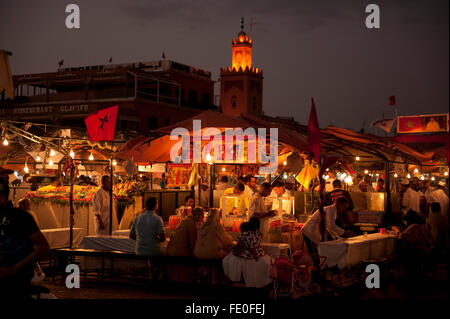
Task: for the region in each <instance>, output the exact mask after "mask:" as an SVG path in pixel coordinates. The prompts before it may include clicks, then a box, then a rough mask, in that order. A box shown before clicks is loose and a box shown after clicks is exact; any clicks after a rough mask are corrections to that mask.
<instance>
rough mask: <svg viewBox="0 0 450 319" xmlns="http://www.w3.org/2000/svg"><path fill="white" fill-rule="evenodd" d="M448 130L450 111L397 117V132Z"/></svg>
mask: <svg viewBox="0 0 450 319" xmlns="http://www.w3.org/2000/svg"><path fill="white" fill-rule="evenodd" d="M437 132H448V113H443V114H427V115H413V116H399V117H397V133H437Z"/></svg>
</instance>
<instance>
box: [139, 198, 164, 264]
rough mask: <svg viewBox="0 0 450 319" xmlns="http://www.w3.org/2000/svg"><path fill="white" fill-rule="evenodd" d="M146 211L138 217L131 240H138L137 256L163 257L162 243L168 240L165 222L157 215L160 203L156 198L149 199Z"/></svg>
mask: <svg viewBox="0 0 450 319" xmlns="http://www.w3.org/2000/svg"><path fill="white" fill-rule="evenodd" d="M145 207H146V210H145V211H144V212H143V213H142V214H140V215H138V216H136V218H135V220H134V221H133V224H132V226H131V230H130V238H131V239H136V255H140V256H157V255H161V243H162V242H164V241H165V240H166V236H165V234H164V225H163V220H162V218H161V217H160V216H158V215H157V214H156V210H157V209H158V201H157V200H156V198H154V197H149V198H147V201H146V202H145Z"/></svg>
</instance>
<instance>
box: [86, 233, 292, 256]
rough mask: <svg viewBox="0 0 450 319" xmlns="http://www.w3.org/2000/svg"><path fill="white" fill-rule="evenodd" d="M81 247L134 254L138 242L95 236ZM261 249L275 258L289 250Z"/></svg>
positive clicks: (269, 246)
mask: <svg viewBox="0 0 450 319" xmlns="http://www.w3.org/2000/svg"><path fill="white" fill-rule="evenodd" d="M115 233H120V234H124V233H126V231H116V232H115ZM167 242H168V241H166V243H167ZM80 247H82V248H86V249H97V250H119V251H124V252H134V251H135V247H136V241H135V240H134V239H131V238H129V237H128V234H126V235H124V236H115V235H112V236H109V235H93V236H86V237H84V238H83V240H82V241H81V244H80ZM261 247H262V249H264V251H265V252H266V253H267V254H268V255H270V256H272V257H273V258H278V257H280V256H282V255H287V254H288V250H289V245H288V244H279V243H261ZM163 250H164V249H163Z"/></svg>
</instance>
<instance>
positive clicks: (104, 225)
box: [92, 175, 111, 235]
mask: <svg viewBox="0 0 450 319" xmlns="http://www.w3.org/2000/svg"><path fill="white" fill-rule="evenodd" d="M110 189H111V178H110V177H109V176H108V175H104V176H103V177H102V186H101V187H100V188H99V189H98V190H97V191H96V192H95V194H94V197H93V199H92V202H93V209H94V215H95V233H96V234H97V235H108V234H109V224H110V222H111V221H110Z"/></svg>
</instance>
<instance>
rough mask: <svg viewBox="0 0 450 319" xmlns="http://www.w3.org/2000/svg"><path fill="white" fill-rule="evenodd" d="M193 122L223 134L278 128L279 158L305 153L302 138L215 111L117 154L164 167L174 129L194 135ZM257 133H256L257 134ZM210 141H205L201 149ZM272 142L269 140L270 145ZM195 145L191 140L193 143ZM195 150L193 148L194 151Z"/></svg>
mask: <svg viewBox="0 0 450 319" xmlns="http://www.w3.org/2000/svg"><path fill="white" fill-rule="evenodd" d="M193 120H201V128H202V131H203V130H205V129H207V128H217V129H219V130H220V131H221V132H222V133H223V132H224V131H225V129H227V128H231V129H234V128H242V129H243V130H245V129H246V128H248V127H252V128H255V129H256V128H278V142H279V143H278V144H279V145H278V153H279V155H280V154H282V155H286V154H288V153H291V152H292V151H298V152H303V150H306V147H307V141H306V138H305V137H304V136H302V135H301V134H299V133H297V132H295V131H293V130H289V129H286V128H283V127H282V126H281V125H277V124H273V123H269V122H267V121H264V120H260V119H256V118H250V117H249V118H244V117H243V116H241V117H237V116H229V115H225V114H222V113H218V112H215V111H211V110H208V111H205V112H202V113H200V114H198V115H195V116H193V117H191V118H189V119H187V120H184V121H181V122H179V123H176V124H174V125H170V126H166V127H162V128H159V129H157V130H155V131H154V133H156V134H159V135H160V136H159V137H157V138H155V137H146V136H140V137H137V138H135V139H133V140H131V141H129V142H127V143H125V144H124V145H123V146H122V147H121V148H120V149H119V150H118V152H117V153H116V154H115V156H116V157H117V158H120V159H130V158H131V159H133V161H134V162H135V163H136V164H144V163H155V162H156V163H158V162H159V163H161V162H169V161H170V150H171V148H172V146H174V145H175V144H176V143H177V142H178V141H177V140H170V133H171V132H172V130H173V129H175V128H178V127H182V128H185V129H187V130H188V131H189V132H190V135H191V136H192V135H193ZM255 131H256V133H257V130H255ZM266 134H267V137H270V130H267V131H266ZM208 142H209V141H202V146H203V145H204V144H206V143H208ZM269 142H270V140H269V138H268V139H267V144H268V143H269ZM191 143H192V140H191ZM244 148H245V152H244V153H245V154H246V153H247V150H248V140H247V139H245V141H244ZM191 150H192V147H191Z"/></svg>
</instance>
